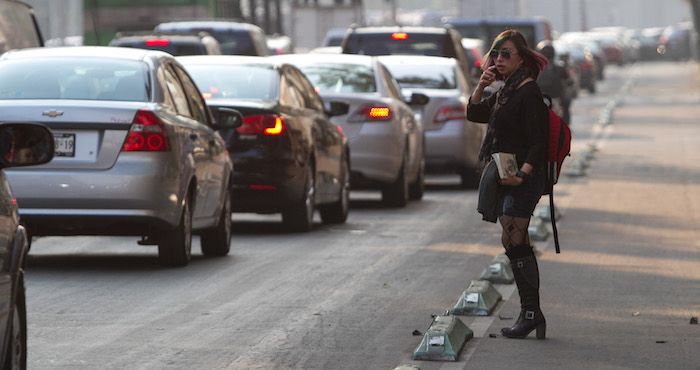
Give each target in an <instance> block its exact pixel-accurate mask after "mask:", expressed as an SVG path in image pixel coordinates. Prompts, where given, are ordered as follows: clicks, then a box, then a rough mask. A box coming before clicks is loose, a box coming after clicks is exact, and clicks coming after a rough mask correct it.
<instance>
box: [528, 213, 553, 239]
mask: <svg viewBox="0 0 700 370" xmlns="http://www.w3.org/2000/svg"><path fill="white" fill-rule="evenodd" d="M527 233H528V234H530V239H531V240H535V241H543V240H547V237H549V230H547V228H546V227H545V226H544V221H542V219H541V218H537V217H532V218H531V219H530V226H528V227H527Z"/></svg>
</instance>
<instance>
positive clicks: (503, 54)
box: [489, 50, 518, 60]
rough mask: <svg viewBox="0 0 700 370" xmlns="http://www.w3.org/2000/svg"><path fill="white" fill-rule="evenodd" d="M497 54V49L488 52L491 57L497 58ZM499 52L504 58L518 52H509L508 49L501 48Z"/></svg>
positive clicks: (506, 58)
mask: <svg viewBox="0 0 700 370" xmlns="http://www.w3.org/2000/svg"><path fill="white" fill-rule="evenodd" d="M498 54H499V51H498V50H491V53H490V54H489V56H490V57H491V59H498ZM500 54H501V58H503V59H505V60H508V59H510V56H511V55H518V53H511V52H510V50H501V51H500Z"/></svg>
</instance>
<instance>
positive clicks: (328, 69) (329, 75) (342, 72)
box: [298, 63, 377, 93]
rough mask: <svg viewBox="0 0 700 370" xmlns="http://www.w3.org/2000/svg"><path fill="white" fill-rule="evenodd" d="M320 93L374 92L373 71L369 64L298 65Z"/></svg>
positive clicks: (375, 89)
mask: <svg viewBox="0 0 700 370" xmlns="http://www.w3.org/2000/svg"><path fill="white" fill-rule="evenodd" d="M298 67H299V69H301V71H302V72H304V74H305V75H306V77H307V78H308V79H309V81H311V84H312V85H314V87H315V88H316V89H317V90H318V92H320V93H324V92H329V93H370V92H376V91H377V86H376V84H375V82H374V72H373V71H372V68H371V67H370V66H364V65H357V64H340V63H334V64H312V65H298Z"/></svg>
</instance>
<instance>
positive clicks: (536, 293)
mask: <svg viewBox="0 0 700 370" xmlns="http://www.w3.org/2000/svg"><path fill="white" fill-rule="evenodd" d="M506 255H507V256H508V258H509V259H510V265H511V267H512V268H513V277H514V278H515V284H516V285H517V286H518V294H520V316H519V317H518V320H517V321H516V322H515V324H513V326H511V327H510V328H503V329H501V335H503V336H504V337H508V338H518V339H523V338H525V337H527V336H528V334H530V333H531V332H532V331H533V330H535V329H536V330H537V339H544V338H545V335H546V331H547V321H546V320H545V319H544V315H543V314H542V311H541V310H540V272H539V268H538V266H537V259H536V258H535V253H534V251H533V250H532V247H531V246H529V245H518V246H515V247H511V248H509V249H508V250H506Z"/></svg>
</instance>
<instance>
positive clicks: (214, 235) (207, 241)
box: [199, 186, 231, 257]
mask: <svg viewBox="0 0 700 370" xmlns="http://www.w3.org/2000/svg"><path fill="white" fill-rule="evenodd" d="M225 191H226V195H225V196H224V204H223V207H221V216H220V217H219V224H218V225H216V227H215V228H213V229H208V230H204V231H203V232H202V234H201V235H200V237H199V238H200V243H201V245H202V254H204V255H205V256H216V257H221V256H225V255H227V254H228V252H229V251H230V250H231V190H230V189H229V187H228V186H227V187H226V190H225Z"/></svg>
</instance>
